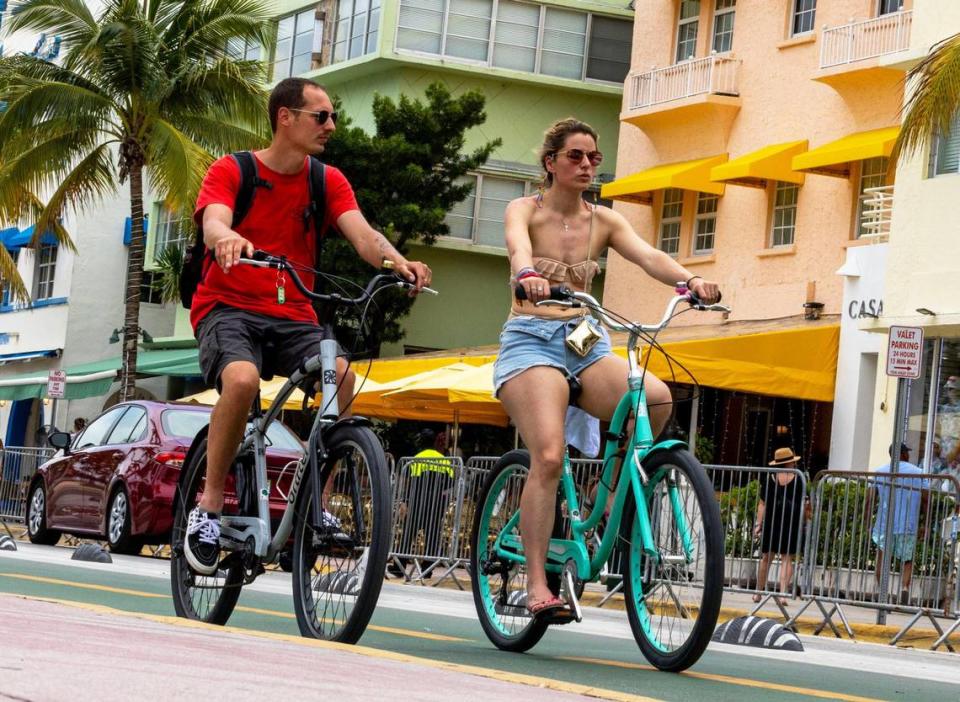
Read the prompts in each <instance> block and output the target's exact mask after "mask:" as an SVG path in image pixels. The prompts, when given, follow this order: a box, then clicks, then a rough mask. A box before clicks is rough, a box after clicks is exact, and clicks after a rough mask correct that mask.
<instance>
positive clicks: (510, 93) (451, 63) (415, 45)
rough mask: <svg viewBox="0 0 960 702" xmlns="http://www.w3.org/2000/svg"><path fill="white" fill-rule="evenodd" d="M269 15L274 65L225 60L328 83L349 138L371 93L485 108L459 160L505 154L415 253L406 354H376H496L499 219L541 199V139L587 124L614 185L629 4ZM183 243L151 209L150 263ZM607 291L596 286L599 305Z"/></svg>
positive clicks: (292, 5)
mask: <svg viewBox="0 0 960 702" xmlns="http://www.w3.org/2000/svg"><path fill="white" fill-rule="evenodd" d="M273 4H274V6H275V8H276V17H277V41H276V48H275V51H274V55H273V56H271V57H265V56H262V53H263V52H262V49H261V47H259V46H240V45H237V46H235V47H232V48H233V49H234V50H235V51H236V53H237V55H243V56H245V57H247V58H257V57H258V58H262V59H268V58H269V60H270V61H271V74H270V75H271V79H272V80H273V81H277V80H280V79H282V78H285V77H288V76H306V77H310V78H313V79H315V80H317V81H318V82H320V83H322V84H323V85H324V86H326V87H327V89H328V90H329V92H331V93H332V94H334V95H337V96H339V98H340V99H341V101H342V103H343V108H344V110H345V111H346V112H348V113H349V115H350V116H351V118H352V119H353V120H354V124H355V125H356V126H359V127H362V128H364V129H366V130H369V131H372V130H373V115H372V112H371V106H372V102H373V97H374V94H375V93H379V94H382V95H386V96H390V97H394V98H396V97H398V96H399V95H401V94H405V95H408V96H410V97H419V96H422V95H423V93H424V90H425V88H426V87H427V86H428V85H429V84H431V83H433V82H435V81H437V80H440V81H443V82H444V83H445V84H446V85H447V86H448V87H449V88H450V90H451V91H452V92H453V93H454V94H457V93H459V92H463V91H467V90H474V89H476V90H481V91H482V92H483V93H484V95H485V96H486V98H487V104H486V112H487V115H488V118H487V122H486V123H485V124H484V125H482V127H479V128H476V129H474V130H472V132H471V133H470V134H469V135H468V141H467V148H468V149H472V148H475V147H477V146H479V145H480V144H482V143H484V142H486V141H488V140H491V139H494V138H498V137H499V138H500V139H502V140H503V144H502V146H501V147H500V148H499V149H498V150H497V151H496V152H495V153H494V154H493V156H492V157H491V159H490V161H489V162H488V163H487V164H486V165H485V166H484V167H483V169H482V170H481V171H480V172H478V173H476V174H473V175H471V176H470V178H471V179H472V180H473V182H474V184H475V188H474V192H473V194H472V196H471V197H470V198H468V199H467V200H466V201H464V202H463V203H461V204H460V205H459V206H457V207H456V208H455V209H454V210H453V211H452V212H451V213H450V215H449V219H448V222H449V224H450V228H451V235H450V236H449V237H443V238H441V239H440V240H438V241H437V243H436V244H435V245H434V246H432V247H417V248H416V249H415V250H414V251H413V252H412V254H411V255H412V256H413V257H414V258H418V259H421V260H424V261H426V262H427V263H428V264H429V265H430V266H431V268H432V269H433V271H434V287H436V288H437V289H438V290H440V292H441V296H440V297H439V298H429V299H424V300H423V301H422V302H420V303H418V304H417V305H415V306H414V308H413V312H412V313H411V315H410V316H409V317H408V318H407V319H406V320H405V323H404V324H405V329H406V336H405V338H404V339H403V341H402V343H400V344H396V345H392V346H387V347H384V349H383V353H384V355H400V354H403V353H405V352H406V353H410V352H415V351H422V350H433V349H445V348H455V347H461V346H474V345H482V344H493V343H496V341H497V338H498V335H499V331H500V327H501V325H502V323H503V320H504V318H505V316H506V313H507V308H508V305H509V295H510V291H509V288H508V286H507V281H508V276H509V266H508V262H507V258H506V249H505V248H504V243H503V211H504V207H505V206H506V204H507V202H508V201H510V200H511V199H513V198H515V197H518V196H520V195H523V194H525V193H532V192H534V191H535V190H536V188H537V183H538V182H539V179H540V169H539V166H538V164H537V159H536V151H537V148H538V146H539V144H540V143H541V140H542V135H543V131H544V129H545V128H546V127H547V126H548V125H549V124H550V123H551V122H552V121H554V120H556V119H559V118H562V117H567V116H571V115H572V116H576V117H577V118H579V119H582V120H584V121H586V122H589V123H590V124H592V125H593V126H594V127H596V128H597V130H598V131H599V133H600V135H601V148H602V149H603V150H604V151H605V154H606V156H607V158H606V160H605V161H604V162H603V165H602V167H601V168H602V171H603V172H602V174H600V176H599V179H598V180H605V179H610V178H612V176H613V174H614V172H615V169H616V158H615V157H616V150H617V146H616V145H617V142H618V132H619V113H620V108H621V101H622V93H623V81H624V77H625V76H626V74H627V71H628V69H629V65H630V47H631V37H632V33H633V12H632V10H629V9H627V2H626V0H615V1H608V0H593V1H586V2H585V1H573V0H542V1H540V2H517V1H515V0H321V1H320V2H305V0H274V3H273ZM334 165H335V164H334ZM349 176H350V174H349V173H347V177H348V178H349ZM190 235H191V227H190V225H189V221H184V220H178V219H177V218H176V217H172V216H170V215H169V214H168V213H166V212H164V211H163V210H162V208H161V205H160V203H155V205H154V209H153V212H152V216H151V217H150V229H149V232H148V244H147V246H148V249H147V260H148V261H151V260H152V256H153V252H155V251H161V250H163V248H164V247H165V246H166V245H168V244H170V243H172V242H174V241H177V240H184V241H185V240H186V239H187V238H189V236H190ZM148 268H149V266H148ZM602 283H603V279H602V277H601V278H600V279H599V281H598V283H597V284H596V285H595V288H594V290H595V292H599V291H601V290H602ZM175 334H176V336H178V337H190V336H192V333H191V331H190V327H189V323H188V321H187V315H186V311H185V310H178V319H177V324H176V332H175Z"/></svg>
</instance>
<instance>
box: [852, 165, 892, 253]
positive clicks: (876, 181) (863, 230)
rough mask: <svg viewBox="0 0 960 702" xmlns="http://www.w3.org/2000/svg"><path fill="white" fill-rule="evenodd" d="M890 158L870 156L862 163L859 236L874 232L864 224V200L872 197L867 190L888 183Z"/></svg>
mask: <svg viewBox="0 0 960 702" xmlns="http://www.w3.org/2000/svg"><path fill="white" fill-rule="evenodd" d="M888 163H889V162H888V160H887V159H886V158H885V157H883V156H878V157H877V158H868V159H865V160H863V161H861V163H860V189H859V192H858V198H857V238H858V239H859V238H860V237H861V236H863V235H865V234H872V233H873V231H872V230H871V229H870V228H869V227H866V226H864V225H865V224H866V222H865V220H864V217H863V204H864V200H865V199H867V198H869V197H870V193H868V192H866V191H867V190H868V189H870V188H879V187H881V186H883V185H886V180H887V167H888Z"/></svg>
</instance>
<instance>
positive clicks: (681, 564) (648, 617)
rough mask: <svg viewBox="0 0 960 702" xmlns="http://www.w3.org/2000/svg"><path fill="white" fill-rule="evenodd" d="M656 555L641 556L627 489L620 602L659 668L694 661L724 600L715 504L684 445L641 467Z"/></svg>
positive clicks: (633, 508) (633, 505)
mask: <svg viewBox="0 0 960 702" xmlns="http://www.w3.org/2000/svg"><path fill="white" fill-rule="evenodd" d="M643 467H644V470H645V471H646V472H647V475H648V476H650V481H649V483H648V484H647V485H646V486H645V487H644V492H645V494H646V498H647V499H646V503H647V511H648V514H649V517H650V519H649V521H650V529H651V532H652V535H653V543H654V547H655V549H656V551H657V556H656V557H651V556H650V555H648V554H646V553H644V551H643V542H642V540H641V524H640V520H639V518H638V513H637V506H636V503H635V502H634V496H633V493H632V492H631V493H630V495H629V496H628V499H627V504H626V507H625V511H624V516H623V526H622V527H621V537H622V540H623V546H622V548H623V552H622V555H623V582H624V601H625V603H626V607H627V615H628V618H629V620H630V628H631V629H632V630H633V636H634V638H635V639H636V640H637V644H638V645H639V646H640V650H641V651H642V652H643V655H644V656H645V657H646V658H647V660H648V661H650V662H651V663H652V664H653V665H655V666H656V667H657V668H659V669H660V670H668V671H674V672H676V671H681V670H686V669H687V668H689V667H690V666H691V665H693V664H694V663H696V662H697V660H698V659H699V658H700V656H701V655H702V654H703V652H704V650H705V649H706V648H707V644H708V643H709V642H710V638H711V637H712V635H713V630H714V627H715V626H716V624H717V616H718V615H719V613H720V602H721V599H722V597H723V530H722V526H721V523H720V508H719V505H718V504H717V500H716V498H715V497H714V494H713V487H712V486H711V484H710V481H709V480H708V479H707V476H706V473H705V472H704V470H703V466H701V465H700V463H699V462H697V460H696V459H695V458H694V457H693V456H692V455H690V453H689V452H688V451H685V450H673V451H664V452H659V453H655V454H653V456H651V457H650V458H649V459H648V460H647V461H645V462H644V464H643Z"/></svg>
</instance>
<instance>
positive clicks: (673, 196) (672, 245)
mask: <svg viewBox="0 0 960 702" xmlns="http://www.w3.org/2000/svg"><path fill="white" fill-rule="evenodd" d="M682 218H683V191H682V190H680V189H679V188H667V189H666V190H664V191H663V209H662V210H661V213H660V241H659V243H658V244H657V246H658V247H659V248H660V250H661V251H664V252H665V253H668V254H670V255H671V256H676V255H677V254H678V253H680V222H681V220H682Z"/></svg>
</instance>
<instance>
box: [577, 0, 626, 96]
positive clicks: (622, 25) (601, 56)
mask: <svg viewBox="0 0 960 702" xmlns="http://www.w3.org/2000/svg"><path fill="white" fill-rule="evenodd" d="M632 44H633V25H631V24H630V23H629V22H622V21H621V20H615V19H610V18H609V17H599V16H597V15H594V17H593V21H592V22H591V24H590V51H589V53H588V55H587V78H592V79H594V80H605V81H608V82H610V83H622V82H623V81H624V80H625V79H626V77H627V73H629V72H630V47H631V46H632Z"/></svg>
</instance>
